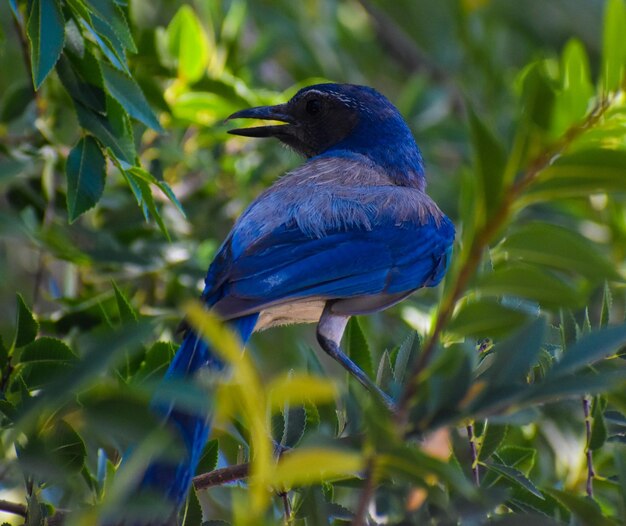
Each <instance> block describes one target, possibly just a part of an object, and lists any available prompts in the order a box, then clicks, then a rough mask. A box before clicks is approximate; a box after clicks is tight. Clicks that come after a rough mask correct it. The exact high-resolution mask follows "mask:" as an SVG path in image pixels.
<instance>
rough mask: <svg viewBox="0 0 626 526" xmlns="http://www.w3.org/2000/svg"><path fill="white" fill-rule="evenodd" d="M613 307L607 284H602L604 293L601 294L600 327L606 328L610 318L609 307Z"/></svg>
mask: <svg viewBox="0 0 626 526" xmlns="http://www.w3.org/2000/svg"><path fill="white" fill-rule="evenodd" d="M612 306H613V295H612V294H611V289H610V288H609V284H608V283H607V282H605V283H604V292H603V294H602V310H601V311H600V327H601V328H602V327H606V326H607V325H608V324H609V321H610V320H609V317H610V316H611V307H612Z"/></svg>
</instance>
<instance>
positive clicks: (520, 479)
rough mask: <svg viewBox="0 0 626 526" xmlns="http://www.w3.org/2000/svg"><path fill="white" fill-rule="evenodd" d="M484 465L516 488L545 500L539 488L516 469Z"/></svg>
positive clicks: (501, 465) (488, 463) (495, 463)
mask: <svg viewBox="0 0 626 526" xmlns="http://www.w3.org/2000/svg"><path fill="white" fill-rule="evenodd" d="M483 465H484V466H485V467H486V468H487V469H489V470H491V471H493V472H494V473H496V474H498V475H500V476H502V477H504V478H505V479H507V480H508V481H509V482H512V483H513V485H514V486H517V487H521V488H524V489H525V490H527V491H529V492H530V493H532V494H533V495H535V497H537V498H539V499H543V495H542V494H541V491H539V490H538V489H537V487H536V486H535V485H534V484H533V483H532V482H531V481H530V480H528V479H527V478H526V477H525V476H524V474H523V473H522V472H521V471H518V470H517V469H515V468H511V467H509V466H505V465H504V464H498V463H497V462H485V463H483Z"/></svg>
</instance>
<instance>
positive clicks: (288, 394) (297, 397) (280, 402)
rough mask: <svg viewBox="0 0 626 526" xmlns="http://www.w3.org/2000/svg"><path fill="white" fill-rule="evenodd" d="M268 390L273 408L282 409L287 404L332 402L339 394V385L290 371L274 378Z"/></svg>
mask: <svg viewBox="0 0 626 526" xmlns="http://www.w3.org/2000/svg"><path fill="white" fill-rule="evenodd" d="M267 392H268V393H269V402H270V407H271V408H272V409H273V410H281V409H282V408H283V407H284V406H285V404H287V405H291V406H295V405H300V404H304V403H307V402H308V403H312V404H316V405H317V404H323V403H327V402H332V401H333V400H334V399H335V398H336V397H337V395H338V390H337V385H336V384H335V383H334V382H333V381H332V380H328V379H324V378H319V377H315V376H311V375H308V374H304V373H288V374H285V375H283V376H280V377H278V378H275V379H273V380H272V381H271V382H270V383H269V384H268V385H267Z"/></svg>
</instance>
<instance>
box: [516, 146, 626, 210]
mask: <svg viewBox="0 0 626 526" xmlns="http://www.w3.org/2000/svg"><path fill="white" fill-rule="evenodd" d="M625 166H626V151H625V150H614V149H609V148H594V149H588V150H579V151H575V152H573V153H570V154H567V155H563V156H561V157H559V158H558V159H557V160H556V161H554V162H553V163H552V164H551V165H550V166H548V167H547V168H546V169H545V170H542V171H541V172H540V174H539V175H538V177H537V178H536V179H535V180H534V181H533V182H532V184H531V185H530V186H529V187H528V190H527V191H526V193H525V194H524V196H523V197H522V200H521V201H520V205H528V204H531V203H535V202H540V201H552V200H554V199H565V198H569V197H588V196H589V194H593V193H600V192H623V191H626V177H625V175H624V174H625V173H626V169H625V168H624V167H625Z"/></svg>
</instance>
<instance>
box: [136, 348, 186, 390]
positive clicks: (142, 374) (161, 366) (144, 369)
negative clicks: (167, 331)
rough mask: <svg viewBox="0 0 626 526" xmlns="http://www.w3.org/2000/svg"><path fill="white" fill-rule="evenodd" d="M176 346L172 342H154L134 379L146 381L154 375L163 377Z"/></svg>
mask: <svg viewBox="0 0 626 526" xmlns="http://www.w3.org/2000/svg"><path fill="white" fill-rule="evenodd" d="M175 353H176V348H175V347H174V345H172V344H171V343H170V342H154V343H153V344H152V346H151V347H150V348H149V349H148V350H147V351H146V354H145V356H144V360H143V362H142V363H141V366H140V368H139V370H138V371H137V373H136V374H135V376H134V377H133V381H142V382H143V381H146V380H148V379H151V378H153V377H156V378H161V377H162V376H163V374H164V373H165V371H166V370H167V368H168V366H169V364H170V362H171V361H172V358H173V357H174V354H175Z"/></svg>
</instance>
